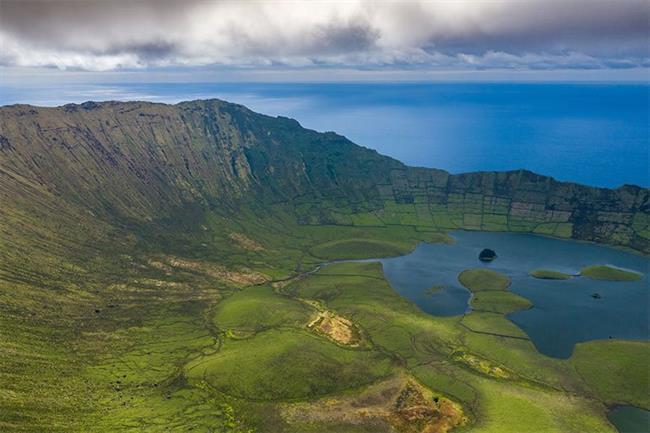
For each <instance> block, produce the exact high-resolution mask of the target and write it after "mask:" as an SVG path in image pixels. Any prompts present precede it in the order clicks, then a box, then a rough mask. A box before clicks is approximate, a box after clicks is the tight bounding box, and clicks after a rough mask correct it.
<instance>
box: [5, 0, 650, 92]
mask: <svg viewBox="0 0 650 433" xmlns="http://www.w3.org/2000/svg"><path fill="white" fill-rule="evenodd" d="M649 22H650V0H471V1H470V0H437V1H408V2H405V1H403V2H399V1H216V0H184V1H181V0H113V1H110V0H0V80H2V81H4V82H5V83H21V82H22V83H29V82H39V81H40V82H44V81H45V82H47V81H48V80H62V81H65V80H68V81H76V82H79V81H84V80H85V81H88V82H93V81H97V82H100V81H101V82H110V81H143V80H148V81H157V80H159V81H176V82H178V81H197V80H206V81H211V80H222V81H238V80H248V81H302V80H305V81H310V80H311V81H354V80H361V81H382V80H386V81H400V80H436V79H439V80H454V79H455V80H470V81H471V80H473V79H476V78H477V77H479V78H480V79H487V80H499V79H504V80H517V79H523V80H526V79H531V80H549V81H552V80H555V79H560V80H561V79H566V80H581V79H584V80H614V81H616V80H621V81H623V80H635V81H647V80H648V76H649V75H648V71H649V69H648V68H650V48H649V47H650V45H649V42H650V37H649V24H648V23H649Z"/></svg>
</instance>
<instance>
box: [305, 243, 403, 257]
mask: <svg viewBox="0 0 650 433" xmlns="http://www.w3.org/2000/svg"><path fill="white" fill-rule="evenodd" d="M408 250H409V248H408V246H405V245H400V244H397V243H393V242H386V241H376V240H371V239H343V240H337V241H331V242H325V243H322V244H319V245H316V246H314V247H313V248H312V249H311V252H312V254H314V255H315V256H316V257H320V258H323V259H327V260H336V259H344V258H345V259H369V258H375V257H390V256H398V255H401V254H405V253H407V252H408Z"/></svg>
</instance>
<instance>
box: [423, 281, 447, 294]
mask: <svg viewBox="0 0 650 433" xmlns="http://www.w3.org/2000/svg"><path fill="white" fill-rule="evenodd" d="M444 288H445V286H444V284H434V285H433V286H431V287H429V288H428V289H425V290H424V294H425V295H429V296H431V295H434V294H436V293H438V292H440V291H441V290H444Z"/></svg>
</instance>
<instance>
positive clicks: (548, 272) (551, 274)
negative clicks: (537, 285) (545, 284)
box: [530, 269, 573, 280]
mask: <svg viewBox="0 0 650 433" xmlns="http://www.w3.org/2000/svg"><path fill="white" fill-rule="evenodd" d="M530 276H531V277H534V278H539V279H541V280H568V279H570V278H572V277H573V275H571V274H565V273H564V272H560V271H554V270H552V269H535V270H534V271H531V272H530Z"/></svg>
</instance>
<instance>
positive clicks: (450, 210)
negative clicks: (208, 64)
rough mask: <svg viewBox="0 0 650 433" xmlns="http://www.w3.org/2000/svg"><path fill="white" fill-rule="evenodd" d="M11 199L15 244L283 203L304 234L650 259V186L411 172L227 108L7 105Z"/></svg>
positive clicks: (3, 189)
mask: <svg viewBox="0 0 650 433" xmlns="http://www.w3.org/2000/svg"><path fill="white" fill-rule="evenodd" d="M0 194H1V195H0V201H1V203H2V206H0V215H2V216H3V224H2V225H3V227H2V229H3V233H4V237H5V239H10V238H13V239H14V241H16V242H17V240H16V237H17V235H16V234H15V228H16V227H17V226H19V227H23V228H24V226H26V225H28V226H29V229H30V230H35V231H39V230H44V229H43V227H45V226H48V225H49V228H48V229H47V230H45V231H47V233H50V234H49V235H48V236H52V235H51V233H61V232H62V230H63V229H62V228H61V226H63V225H66V226H67V225H69V224H73V225H74V224H78V225H79V227H82V226H83V227H87V226H88V225H89V224H92V225H94V226H95V227H96V232H97V233H101V234H100V235H98V236H100V237H106V236H109V234H108V233H109V232H110V229H109V228H107V227H109V226H114V225H118V226H128V225H131V224H136V225H142V224H147V223H148V222H150V221H155V220H160V219H170V218H171V219H173V218H175V217H177V216H178V215H179V212H181V211H182V210H186V209H188V208H191V209H197V210H198V211H199V212H201V210H209V209H218V210H220V211H221V212H225V213H228V212H229V213H230V214H231V215H232V216H233V217H234V218H236V217H237V209H239V208H240V207H241V206H243V205H245V206H252V207H253V208H254V209H256V211H257V212H261V213H263V212H264V209H265V208H266V207H268V206H275V205H282V206H284V207H286V208H287V209H288V210H290V212H291V213H292V214H293V215H295V218H296V220H297V221H298V222H299V223H301V224H345V225H361V226H363V225H386V224H402V225H414V226H418V227H423V228H430V229H452V228H467V229H483V230H510V231H530V232H538V233H544V234H550V235H555V236H561V237H573V238H576V239H584V240H593V241H598V242H603V243H610V244H615V245H623V246H628V247H631V248H634V249H637V250H640V251H643V252H646V253H647V252H650V244H649V241H648V238H649V237H650V231H649V229H648V223H649V216H648V215H649V212H650V205H649V191H648V189H644V188H639V187H635V186H625V187H622V188H619V189H617V190H608V189H600V188H590V187H586V186H581V185H576V184H571V183H563V182H557V181H555V180H554V179H552V178H548V177H544V176H540V175H536V174H534V173H530V172H527V171H514V172H505V173H468V174H462V175H450V174H449V173H446V172H444V171H441V170H435V169H423V168H410V167H407V166H405V165H403V164H401V163H400V162H398V161H395V160H393V159H391V158H388V157H384V156H381V155H379V154H377V153H376V152H375V151H372V150H369V149H366V148H363V147H360V146H357V145H355V144H353V143H352V142H350V141H349V140H347V139H345V138H344V137H341V136H339V135H337V134H334V133H317V132H315V131H311V130H307V129H304V128H302V127H300V125H299V124H298V123H297V122H296V121H294V120H291V119H286V118H273V117H269V116H264V115H260V114H257V113H254V112H252V111H250V110H248V109H246V108H245V107H242V106H240V105H235V104H230V103H226V102H223V101H219V100H206V101H192V102H184V103H180V104H177V105H165V104H152V103H144V102H127V103H123V102H102V103H93V102H88V103H84V104H81V105H66V106H63V107H58V108H40V107H32V106H26V105H14V106H7V107H2V108H0ZM104 226H106V227H104ZM102 230H104V231H102ZM10 232H11V233H10ZM70 232H72V233H70ZM67 233H70V234H69V236H71V237H73V238H74V237H77V238H79V239H80V241H81V240H82V238H83V237H84V236H85V235H84V233H83V230H82V231H81V232H79V231H77V232H75V231H74V230H72V231H70V230H67Z"/></svg>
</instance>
